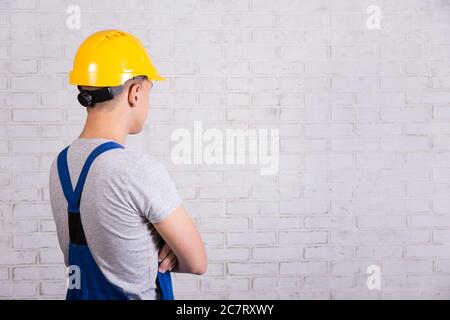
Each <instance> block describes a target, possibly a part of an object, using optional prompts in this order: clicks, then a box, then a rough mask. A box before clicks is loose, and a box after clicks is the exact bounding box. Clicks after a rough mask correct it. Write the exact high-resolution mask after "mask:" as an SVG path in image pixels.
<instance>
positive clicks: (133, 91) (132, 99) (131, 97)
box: [128, 83, 142, 106]
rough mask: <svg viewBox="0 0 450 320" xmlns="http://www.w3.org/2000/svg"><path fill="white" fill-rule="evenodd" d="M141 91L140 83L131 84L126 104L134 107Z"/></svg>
mask: <svg viewBox="0 0 450 320" xmlns="http://www.w3.org/2000/svg"><path fill="white" fill-rule="evenodd" d="M141 90H142V86H141V84H140V83H133V84H132V85H130V88H129V89H128V103H129V104H130V105H131V106H135V105H136V103H137V101H138V99H139V93H140V91H141Z"/></svg>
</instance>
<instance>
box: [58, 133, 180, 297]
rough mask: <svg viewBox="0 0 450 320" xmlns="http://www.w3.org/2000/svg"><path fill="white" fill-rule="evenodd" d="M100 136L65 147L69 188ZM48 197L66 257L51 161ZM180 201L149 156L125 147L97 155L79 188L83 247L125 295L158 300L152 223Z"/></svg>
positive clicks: (63, 216)
mask: <svg viewBox="0 0 450 320" xmlns="http://www.w3.org/2000/svg"><path fill="white" fill-rule="evenodd" d="M107 141H109V140H106V139H83V138H78V139H76V140H75V141H74V142H73V143H72V144H71V146H70V148H69V150H68V156H67V159H68V167H69V173H70V177H71V181H72V185H73V186H75V185H76V183H77V181H78V177H79V174H80V172H81V168H82V166H83V164H84V162H85V161H86V158H87V157H88V155H89V154H90V152H92V151H93V150H94V149H95V148H96V147H97V146H99V145H100V144H102V143H104V142H107ZM50 195H51V198H50V200H51V206H52V211H53V215H54V218H55V222H56V227H57V233H58V239H59V243H60V246H61V249H62V251H63V253H64V256H65V261H66V264H67V261H68V247H69V231H68V230H69V229H68V214H67V201H66V199H65V198H64V194H63V191H62V188H61V184H60V181H59V176H58V170H57V166H56V160H55V161H54V162H53V164H52V167H51V171H50ZM180 204H181V198H180V196H179V194H178V192H177V190H176V188H175V185H174V184H173V182H172V180H171V179H170V176H169V174H168V173H167V170H166V169H165V168H164V167H163V166H162V165H161V164H160V163H159V162H158V161H156V160H155V159H153V158H152V157H149V156H147V155H143V154H138V153H135V152H131V151H129V150H127V149H114V150H110V151H107V152H105V153H104V154H102V155H100V156H99V157H98V158H97V159H96V160H95V161H94V163H93V164H92V166H91V168H90V170H89V173H88V176H87V179H86V183H85V186H84V189H83V193H82V197H81V202H80V214H81V220H82V225H83V229H84V232H85V236H86V240H87V243H88V246H89V248H90V250H91V252H92V255H93V257H94V259H95V262H96V263H97V265H98V266H99V268H100V270H101V271H102V272H103V274H104V275H105V276H106V278H107V279H108V280H109V281H110V282H111V283H113V284H114V285H116V286H118V287H120V288H122V289H123V290H124V291H125V293H126V294H127V295H128V297H129V298H130V299H158V298H159V297H158V294H157V291H156V274H157V269H158V250H159V247H160V243H161V237H160V235H159V234H158V232H156V230H155V229H154V227H153V225H152V223H157V222H159V221H161V220H162V219H163V218H165V217H166V216H167V215H169V214H170V213H171V212H173V210H174V209H176V208H177V207H178V206H179V205H180Z"/></svg>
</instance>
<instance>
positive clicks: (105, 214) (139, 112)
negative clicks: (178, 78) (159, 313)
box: [50, 30, 207, 300]
mask: <svg viewBox="0 0 450 320" xmlns="http://www.w3.org/2000/svg"><path fill="white" fill-rule="evenodd" d="M160 80H165V78H163V77H161V76H160V75H159V73H158V71H157V70H156V68H155V67H154V66H153V64H152V61H151V59H150V57H149V56H148V54H147V52H146V50H145V48H144V46H143V45H142V43H141V42H140V41H139V40H138V39H137V38H135V37H134V36H133V35H131V34H129V33H127V32H124V31H120V30H106V31H100V32H97V33H94V34H92V35H91V36H89V37H88V38H87V39H86V40H85V41H84V42H83V43H82V44H81V46H80V47H79V49H78V51H77V53H76V56H75V60H74V64H73V70H72V71H71V73H70V79H69V83H70V84H72V85H77V86H78V89H79V91H80V93H79V95H78V101H79V102H80V104H81V105H83V106H84V107H86V108H87V119H86V123H85V125H84V129H83V130H82V132H81V134H80V136H79V137H78V138H77V139H75V140H74V141H73V142H72V143H71V144H70V145H69V146H68V147H66V148H65V149H64V150H62V151H61V153H59V155H58V157H57V158H56V159H55V160H54V161H53V163H52V166H51V171H50V200H51V207H52V211H53V215H54V219H55V222H56V231H57V234H58V241H59V244H60V247H61V249H62V251H63V254H64V258H65V263H66V265H67V266H68V267H69V270H70V277H69V280H70V281H68V289H67V295H66V299H95V300H97V299H100V300H106V299H162V300H171V299H174V297H173V289H172V279H171V275H170V272H171V271H172V272H183V273H192V274H197V275H201V274H204V273H205V272H206V268H207V255H206V250H205V246H204V243H203V241H202V239H201V236H200V234H199V232H198V230H197V228H196V227H195V224H194V223H193V221H192V219H191V217H190V216H189V214H188V213H187V212H186V210H185V209H184V208H183V206H182V200H181V198H180V196H179V194H178V192H177V189H176V187H175V185H174V183H173V181H172V180H171V178H170V175H169V173H168V172H167V170H166V169H165V167H164V166H163V165H161V164H160V163H159V162H158V161H157V160H156V159H154V158H153V157H151V156H149V155H146V154H140V153H136V152H132V151H130V150H127V149H126V148H125V140H126V137H127V135H128V134H137V133H139V132H141V131H142V128H143V126H144V123H145V120H146V117H147V113H148V110H149V92H150V90H151V88H152V86H153V81H160Z"/></svg>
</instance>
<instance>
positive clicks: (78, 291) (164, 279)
mask: <svg viewBox="0 0 450 320" xmlns="http://www.w3.org/2000/svg"><path fill="white" fill-rule="evenodd" d="M117 148H123V146H122V145H120V144H118V143H116V142H113V141H110V142H105V143H103V144H101V145H99V146H98V147H96V148H95V149H94V150H93V151H92V152H91V154H90V155H89V156H88V158H87V160H86V162H85V163H84V165H83V169H82V170H81V173H80V177H79V179H78V182H77V185H76V187H75V191H74V190H73V188H72V182H71V180H70V174H69V168H68V164H67V150H68V149H69V147H67V148H65V149H64V150H63V151H61V153H60V154H59V155H58V160H57V167H58V174H59V179H60V182H61V186H62V189H63V192H64V196H65V198H66V200H67V204H68V206H67V211H68V219H69V235H70V244H69V261H68V262H69V265H70V266H78V267H79V270H80V286H78V288H72V289H71V288H70V287H69V288H68V290H67V295H66V300H128V297H127V295H126V294H125V292H124V291H123V289H121V288H119V287H117V286H115V285H114V284H112V283H111V282H109V281H108V279H106V277H105V276H104V275H103V273H102V272H101V270H100V269H99V267H98V266H97V264H96V263H95V260H94V258H93V256H92V254H91V251H90V250H89V247H88V244H87V242H86V238H85V235H84V230H83V226H82V224H81V217H80V200H81V194H82V192H83V187H84V183H85V181H86V177H87V174H88V172H89V168H90V167H91V165H92V163H93V162H94V160H95V159H96V158H97V157H98V156H99V155H100V154H102V153H103V152H105V151H108V150H111V149H117ZM149 263H150V262H149ZM74 270H75V269H74ZM156 284H157V287H158V288H159V290H160V292H161V300H174V296H173V289H172V278H171V276H170V272H169V271H166V272H164V273H161V272H159V271H158V276H157V281H156Z"/></svg>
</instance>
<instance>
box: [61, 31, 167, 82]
mask: <svg viewBox="0 0 450 320" xmlns="http://www.w3.org/2000/svg"><path fill="white" fill-rule="evenodd" d="M136 76H147V78H148V79H151V80H166V78H164V77H161V76H160V75H159V72H158V70H156V68H155V67H154V66H153V64H152V61H151V59H150V57H149V55H148V54H147V51H146V50H145V47H144V46H143V44H142V43H141V42H140V41H139V39H137V38H136V37H135V36H133V35H132V34H130V33H127V32H124V31H120V30H104V31H99V32H96V33H94V34H92V35H90V36H89V37H88V38H87V39H86V40H84V42H83V43H82V44H81V46H80V47H79V48H78V51H77V53H76V55H75V59H74V62H73V70H72V71H71V72H70V77H69V83H70V84H73V85H78V86H93V87H114V86H120V85H122V84H123V83H124V82H125V81H127V80H129V79H131V78H133V77H136Z"/></svg>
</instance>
